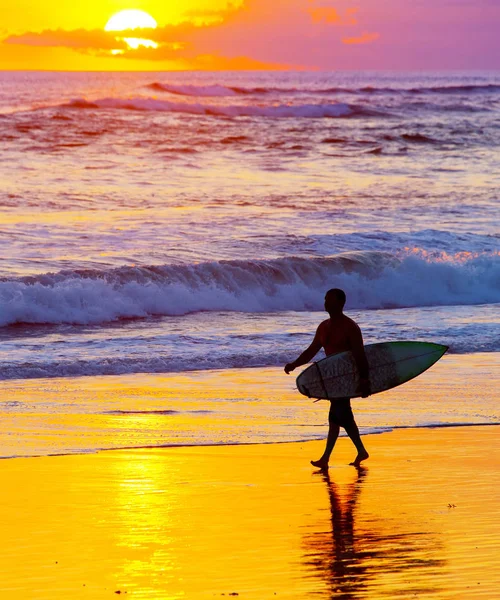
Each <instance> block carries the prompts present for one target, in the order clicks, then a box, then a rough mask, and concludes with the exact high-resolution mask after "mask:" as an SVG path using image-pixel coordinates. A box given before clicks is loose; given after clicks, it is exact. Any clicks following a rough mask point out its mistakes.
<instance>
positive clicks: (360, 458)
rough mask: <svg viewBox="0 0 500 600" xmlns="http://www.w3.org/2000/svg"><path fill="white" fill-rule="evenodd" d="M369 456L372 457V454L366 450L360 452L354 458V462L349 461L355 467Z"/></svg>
mask: <svg viewBox="0 0 500 600" xmlns="http://www.w3.org/2000/svg"><path fill="white" fill-rule="evenodd" d="M367 458H370V455H369V454H368V452H367V451H366V450H365V451H364V452H360V453H359V454H358V455H357V456H356V458H355V459H354V462H352V463H349V464H351V465H352V466H353V467H359V465H360V464H361V462H362V461H363V460H366V459H367Z"/></svg>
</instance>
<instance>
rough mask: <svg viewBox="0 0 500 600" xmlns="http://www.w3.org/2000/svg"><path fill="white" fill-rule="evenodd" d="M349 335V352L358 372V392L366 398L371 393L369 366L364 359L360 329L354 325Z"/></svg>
mask: <svg viewBox="0 0 500 600" xmlns="http://www.w3.org/2000/svg"><path fill="white" fill-rule="evenodd" d="M349 337H350V342H351V352H352V355H353V356H354V360H355V361H356V366H357V367H358V372H359V378H360V382H359V392H360V393H361V397H362V398H367V397H368V396H369V395H370V394H371V389H370V368H369V366H368V360H367V359H366V354H365V347H364V344H363V335H362V333H361V329H360V328H359V327H358V326H357V325H356V326H355V327H353V328H352V332H351V334H350V336H349Z"/></svg>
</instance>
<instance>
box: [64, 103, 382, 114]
mask: <svg viewBox="0 0 500 600" xmlns="http://www.w3.org/2000/svg"><path fill="white" fill-rule="evenodd" d="M63 106H65V107H68V108H83V109H122V110H137V111H162V112H173V113H185V114H190V115H211V116H218V117H271V118H287V117H304V118H316V119H320V118H339V117H352V116H362V115H377V114H381V113H380V112H378V111H375V110H373V109H370V108H368V107H362V106H357V105H352V104H344V103H338V104H302V105H295V106H292V105H286V104H283V105H278V106H274V105H270V106H248V105H233V106H216V105H210V104H200V103H184V102H169V101H166V100H157V99H156V98H128V99H127V98H102V99H100V100H93V101H89V100H85V99H82V98H80V99H75V100H72V101H71V102H70V103H68V104H65V105H63Z"/></svg>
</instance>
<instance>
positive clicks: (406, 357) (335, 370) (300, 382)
mask: <svg viewBox="0 0 500 600" xmlns="http://www.w3.org/2000/svg"><path fill="white" fill-rule="evenodd" d="M447 350H448V346H442V345H440V344H431V343H428V342H384V343H381V344H368V345H366V346H365V352H366V358H367V360H368V365H369V368H370V384H371V392H372V394H377V393H379V392H383V391H385V390H390V389H391V388H393V387H396V386H398V385H401V384H402V383H406V382H407V381H410V379H413V378H414V377H417V376H418V375H420V374H421V373H423V372H424V371H426V370H427V369H428V368H429V367H431V366H432V365H433V364H434V363H435V362H437V361H438V360H439V359H440V358H441V357H442V356H443V354H444V353H445V352H446V351H447ZM297 388H298V390H299V392H300V393H301V394H304V396H307V397H308V398H318V399H325V400H332V399H334V398H357V397H359V396H360V394H359V392H358V388H359V374H358V370H357V367H356V363H355V361H354V357H353V355H352V354H351V352H341V353H339V354H333V355H332V356H327V357H326V358H324V359H323V360H320V361H318V362H316V363H313V364H312V365H310V366H309V367H307V369H305V370H304V371H302V373H301V374H300V375H299V376H298V377H297Z"/></svg>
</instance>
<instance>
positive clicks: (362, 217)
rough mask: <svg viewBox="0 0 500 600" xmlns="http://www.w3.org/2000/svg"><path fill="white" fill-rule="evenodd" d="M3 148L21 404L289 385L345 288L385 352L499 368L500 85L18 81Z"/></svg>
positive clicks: (8, 408)
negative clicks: (264, 380) (412, 343)
mask: <svg viewBox="0 0 500 600" xmlns="http://www.w3.org/2000/svg"><path fill="white" fill-rule="evenodd" d="M0 140H1V145H0V177H1V180H2V186H1V189H0V209H1V225H0V339H1V341H2V343H1V345H0V381H2V382H4V385H6V386H9V385H10V386H20V385H24V386H28V385H29V386H31V385H36V382H37V381H38V382H39V383H40V385H49V384H48V383H47V382H50V381H54V385H57V386H59V385H63V384H61V383H60V382H61V381H67V382H68V383H67V385H69V386H70V387H71V386H75V385H76V382H84V381H85V378H91V377H94V378H103V380H106V378H109V381H111V380H112V379H113V378H116V377H118V378H119V377H134V376H137V377H142V376H145V375H147V374H157V375H165V376H171V377H177V376H181V375H182V374H183V373H184V374H191V375H190V376H192V377H200V378H201V379H202V380H203V381H204V379H203V378H204V377H211V375H210V374H214V373H223V374H228V373H236V372H239V371H240V370H241V369H249V370H250V372H252V373H259V372H260V369H271V370H272V369H278V368H281V367H282V365H283V364H284V363H286V362H288V361H289V360H291V359H293V358H295V357H296V355H297V354H298V353H299V352H300V351H301V350H303V349H304V348H305V347H306V346H307V345H308V344H309V342H310V341H311V339H312V336H313V334H314V331H315V328H316V327H317V325H318V323H319V322H320V321H321V320H322V319H323V318H324V317H325V314H324V312H323V311H322V306H323V296H324V293H325V291H326V290H327V289H329V288H331V287H342V288H343V289H345V291H346V293H347V297H348V302H347V306H346V310H347V313H348V314H349V315H351V316H353V318H355V319H356V321H357V322H359V324H360V326H361V327H362V330H363V333H364V337H365V341H366V342H367V343H368V342H376V341H390V340H403V339H414V340H423V341H433V342H437V343H444V344H446V345H448V346H449V347H450V356H455V357H464V358H463V360H468V359H467V358H466V357H467V356H473V355H475V354H481V355H484V354H485V353H487V354H490V355H491V356H492V357H493V356H496V354H497V353H498V352H499V351H500V342H499V340H500V227H499V225H498V223H499V222H500V208H499V206H500V203H499V197H498V190H499V189H500V175H499V171H498V155H499V151H500V142H499V140H500V74H498V73H478V72H476V73H451V74H450V73H400V74H395V73H293V72H287V73H278V74H276V73H272V74H271V73H111V74H109V73H106V74H104V73H85V74H78V73H50V72H47V73H29V72H26V73H22V72H15V73H14V72H10V73H7V72H4V73H0ZM457 360H459V358H457ZM460 360H461V359H460ZM492 360H493V362H494V359H492ZM257 367H258V368H259V370H256V368H257ZM269 372H276V371H269ZM224 376H226V375H224ZM228 376H229V375H228ZM211 381H213V380H211ZM269 381H272V380H271V379H270V380H269ZM290 381H291V380H290ZM89 382H90V379H89ZM78 385H83V386H84V385H85V383H79V384H78ZM88 385H91V384H90V383H89V384H88ZM92 385H93V384H92ZM290 385H291V387H292V388H293V382H291V384H290ZM15 389H18V387H16V388H15ZM30 389H31V388H30ZM7 390H11V391H12V390H14V388H13V387H7V388H5V390H4V392H5V393H6V394H7V395H8V393H7ZM9 393H10V392H9ZM259 393H261V392H259ZM170 401H171V402H173V406H171V407H170V408H169V410H170V409H171V410H174V411H175V410H177V408H178V409H179V414H181V413H182V414H184V412H183V411H184V410H185V407H184V408H182V409H181V408H180V407H179V406H177V405H176V404H175V403H176V402H177V401H178V400H175V399H173V400H172V399H171V400H170ZM214 401H215V400H214ZM54 402H55V404H54V406H53V407H51V408H50V410H49V412H50V411H52V410H54V411H56V412H57V411H59V410H60V409H59V408H57V407H58V406H60V404H58V403H60V402H61V399H59V400H57V402H56V401H55V400H54ZM141 402H142V401H141ZM457 402H458V400H457ZM75 406H76V405H75ZM85 406H86V408H85V411H88V410H91V409H90V408H89V406H88V405H87V404H85ZM176 406H177V408H176ZM183 406H184V405H183ZM456 406H458V404H457V405H456ZM115 408H116V407H115ZM122 408H123V407H122ZM122 408H120V407H118V408H117V410H122ZM247 408H248V407H247ZM476 408H477V407H476ZM476 408H475V409H474V410H472V409H471V412H467V411H465V412H463V411H462V408H461V409H460V411H462V412H460V411H459V409H458V408H456V407H455V408H452V409H450V410H451V413H449V414H453V415H455V417H456V418H457V419H458V416H457V415H458V414H460V415H461V416H460V419H461V420H462V421H463V422H465V423H467V422H469V421H470V422H475V423H478V422H482V421H481V419H483V417H481V418H479V417H477V415H478V414H482V415H483V416H484V419H483V421H485V422H492V421H494V420H495V418H496V413H495V412H494V410H493V409H491V408H488V409H485V410H484V411H483V412H481V410H479V409H478V410H476ZM150 409H151V410H153V407H150V408H148V404H147V401H146V400H144V404H141V403H140V406H139V408H138V410H139V411H146V413H147V411H148V410H150ZM24 410H25V407H23V406H22V404H15V403H14V404H13V403H12V402H11V401H10V400H9V399H8V398H7V399H6V400H5V401H4V402H2V403H0V412H1V413H2V414H4V415H11V416H12V415H13V414H17V412H23V411H24ZM127 410H128V411H132V412H133V410H134V407H131V406H129V407H128V408H127ZM154 410H155V411H161V410H162V407H161V406H160V405H158V406H157V405H155V407H154ZM186 410H187V409H186ZM210 410H214V411H215V412H217V411H216V410H215V409H214V408H213V407H211V408H210ZM231 410H232V409H231ZM249 410H250V409H249ZM252 410H253V409H252ZM286 410H287V411H290V410H292V411H293V410H296V409H295V408H293V409H292V408H290V406H289V405H287V408H286ZM391 410H393V409H392V408H390V409H389V412H390V411H391ZM394 410H396V409H394ZM85 411H84V412H85ZM95 411H97V412H95ZM35 412H36V411H35ZM91 412H92V411H91ZM94 412H95V414H97V413H98V412H99V411H98V407H94ZM92 414H94V413H92ZM120 414H121V413H120ZM127 414H128V413H127ZM156 414H157V413H156ZM176 414H177V413H176ZM186 414H187V413H186ZM280 414H281V415H282V416H283V415H284V414H285V413H284V412H282V413H280ZM287 414H288V413H287ZM390 414H392V413H390ZM394 414H396V413H394ZM449 414H444V413H443V414H441V415H439V414H436V415H434V416H433V418H432V419H430V420H429V419H427V418H425V417H424V416H423V415H422V414H419V415H418V416H415V419H414V421H412V420H411V419H410V420H409V421H408V422H407V421H404V424H405V425H411V424H412V423H413V424H415V423H417V421H418V422H419V423H422V422H424V423H433V424H436V423H446V422H448V420H449ZM474 415H476V416H474ZM455 417H454V418H455ZM280 418H281V417H280ZM398 419H399V418H398ZM398 419H396V420H394V423H393V424H398V423H399V424H401V423H403V421H401V420H398ZM452 420H453V419H452ZM390 421H391V418H389V422H390ZM389 424H390V423H389ZM372 425H373V427H375V428H377V427H380V426H381V420H380V419H378V420H374V421H373V423H371V422H370V423H368V424H367V426H368V427H370V426H372ZM298 431H299V430H296V429H294V430H293V435H292V433H290V434H287V435H283V434H282V433H280V436H278V437H279V440H280V441H284V440H286V439H292V438H293V439H297V436H299V437H300V435H302V433H301V434H300V435H299V434H298ZM301 431H302V430H301ZM254 434H255V435H257V434H256V433H255V432H254ZM200 435H201V434H200ZM269 435H270V439H271V441H272V440H273V439H274V438H273V436H272V434H269ZM303 435H304V436H305V439H310V436H311V435H316V433H315V432H314V431H313V430H307V433H306V432H305V430H304V431H303ZM190 436H191V437H189V436H188V438H189V440H190V443H191V442H193V443H198V442H200V440H201V438H198V437H196V435H195V434H194V433H193V434H192V435H191V434H190ZM257 437H258V436H257ZM278 437H276V439H278ZM139 438H140V436H139ZM23 439H24V438H23ZM141 439H142V438H141ZM141 439H139V440H138V441H137V444H138V445H140V444H141V443H142V442H141ZM220 439H221V440H222V441H224V439H225V438H224V436H222V437H221V438H220ZM249 439H254V438H252V436H250V438H249ZM255 439H257V438H255ZM259 439H260V438H259ZM129 441H130V440H129ZM142 441H144V440H142ZM211 441H214V440H210V438H209V437H208V438H207V437H206V436H204V437H203V443H210V442H211ZM233 441H236V442H238V441H242V440H241V439H240V438H238V436H236V438H235V439H234V440H233ZM247 441H248V440H247ZM200 443H201V442H200ZM134 444H135V442H134ZM105 446H106V445H105ZM106 447H108V446H106ZM65 449H66V450H68V451H72V449H71V448H70V447H68V448H66V447H65ZM88 449H90V450H92V449H95V447H94V446H92V445H91V446H90V447H89V448H88ZM16 452H17V450H16ZM33 452H34V453H35V454H36V453H42V454H43V453H46V452H47V450H46V449H45V450H44V449H43V448H35V449H34V450H33Z"/></svg>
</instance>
